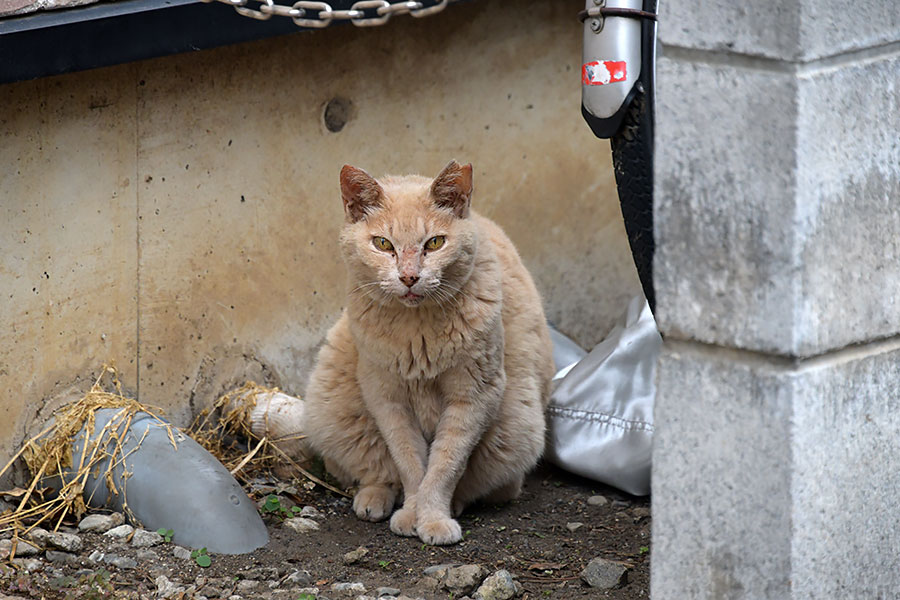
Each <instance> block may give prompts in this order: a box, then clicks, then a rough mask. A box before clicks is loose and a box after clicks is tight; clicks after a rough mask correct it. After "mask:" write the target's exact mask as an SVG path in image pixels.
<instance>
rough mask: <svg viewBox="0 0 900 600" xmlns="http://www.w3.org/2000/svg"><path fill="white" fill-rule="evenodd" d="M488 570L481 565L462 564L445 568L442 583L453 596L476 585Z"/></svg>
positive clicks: (469, 590) (466, 591) (468, 590)
mask: <svg viewBox="0 0 900 600" xmlns="http://www.w3.org/2000/svg"><path fill="white" fill-rule="evenodd" d="M487 574H488V570H487V569H485V568H484V567H482V566H481V565H462V566H461V567H451V568H449V569H447V574H446V575H444V578H443V581H442V583H443V584H444V587H445V588H447V590H449V591H450V592H451V593H452V594H453V595H454V596H461V595H463V594H468V593H469V592H471V591H472V590H474V589H475V588H477V587H478V584H479V583H481V580H482V579H484V577H485V575H487Z"/></svg>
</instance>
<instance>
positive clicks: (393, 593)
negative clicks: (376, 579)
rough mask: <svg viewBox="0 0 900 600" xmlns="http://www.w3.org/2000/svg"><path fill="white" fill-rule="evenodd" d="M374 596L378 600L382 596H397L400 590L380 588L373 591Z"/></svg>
mask: <svg viewBox="0 0 900 600" xmlns="http://www.w3.org/2000/svg"><path fill="white" fill-rule="evenodd" d="M375 595H376V596H378V597H379V598H381V597H382V596H399V595H400V590H399V589H397V588H392V587H380V588H377V589H376V590H375Z"/></svg>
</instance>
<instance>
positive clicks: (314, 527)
mask: <svg viewBox="0 0 900 600" xmlns="http://www.w3.org/2000/svg"><path fill="white" fill-rule="evenodd" d="M284 525H285V527H290V528H291V529H293V530H294V531H296V532H297V533H309V532H310V531H318V530H319V524H318V523H316V522H315V521H313V520H312V519H307V518H306V517H294V518H292V519H285V520H284Z"/></svg>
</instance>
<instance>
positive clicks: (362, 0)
mask: <svg viewBox="0 0 900 600" xmlns="http://www.w3.org/2000/svg"><path fill="white" fill-rule="evenodd" d="M202 1H203V2H222V3H223V4H228V5H230V6H233V7H234V10H236V11H237V12H238V13H239V14H241V15H243V16H245V17H250V18H251V19H258V20H260V21H265V20H267V19H269V18H271V17H272V15H277V16H279V17H290V18H291V19H293V20H294V23H295V24H296V25H297V26H298V27H311V28H314V29H322V28H323V27H328V26H329V25H331V23H332V21H350V22H351V23H353V24H354V25H356V26H357V27H372V26H374V25H384V24H385V23H387V22H388V21H389V20H390V18H391V17H392V16H394V15H405V14H410V15H412V16H414V17H427V16H428V15H433V14H435V13H439V12H441V11H442V10H444V9H445V8H447V4H448V3H449V2H450V0H438V2H437V3H436V4H434V5H433V6H427V7H426V6H425V5H424V4H423V3H422V2H419V1H417V0H409V1H405V2H394V3H391V2H388V0H359V1H358V2H355V3H354V4H353V5H352V6H351V7H350V8H349V9H348V10H335V9H334V8H332V7H331V5H330V4H328V3H327V2H317V1H314V0H299V1H298V2H294V4H292V5H290V6H288V5H286V4H275V0H202ZM249 2H258V3H259V7H258V9H254V8H249V7H248V6H247V4H248V3H249ZM367 11H368V15H369V16H367ZM372 15H377V16H372Z"/></svg>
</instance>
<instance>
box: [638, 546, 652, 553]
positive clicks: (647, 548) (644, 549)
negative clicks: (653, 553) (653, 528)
mask: <svg viewBox="0 0 900 600" xmlns="http://www.w3.org/2000/svg"><path fill="white" fill-rule="evenodd" d="M648 552H650V546H641V547H640V548H639V549H638V554H647V553H648Z"/></svg>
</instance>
